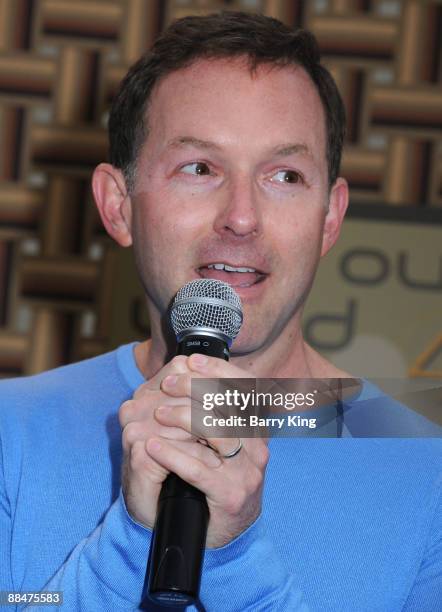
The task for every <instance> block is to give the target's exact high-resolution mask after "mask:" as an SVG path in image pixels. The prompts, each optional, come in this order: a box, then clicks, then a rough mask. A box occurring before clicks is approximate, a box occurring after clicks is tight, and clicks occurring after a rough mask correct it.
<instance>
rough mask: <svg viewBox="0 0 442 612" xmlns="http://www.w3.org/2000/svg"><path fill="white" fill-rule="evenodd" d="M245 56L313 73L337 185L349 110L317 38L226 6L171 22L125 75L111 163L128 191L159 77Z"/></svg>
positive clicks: (116, 104)
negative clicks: (323, 60)
mask: <svg viewBox="0 0 442 612" xmlns="http://www.w3.org/2000/svg"><path fill="white" fill-rule="evenodd" d="M241 56H243V57H246V58H248V59H249V64H250V67H251V70H255V69H256V67H257V66H258V65H260V64H274V65H277V66H288V65H297V66H302V67H303V68H304V70H305V71H306V72H307V73H308V74H309V76H310V78H311V79H312V81H313V83H314V84H315V86H316V89H317V91H318V94H319V96H320V98H321V101H322V105H323V107H324V111H325V118H326V129H327V151H326V155H327V162H328V181H329V186H330V187H331V186H332V185H333V184H334V182H335V181H336V178H337V176H338V174H339V167H340V162H341V153H342V146H343V141H344V133H345V110H344V105H343V102H342V99H341V96H340V94H339V91H338V89H337V87H336V83H335V82H334V80H333V78H332V76H331V74H330V73H329V71H328V70H327V69H326V68H325V67H324V66H322V65H321V64H320V54H319V48H318V44H317V42H316V39H315V37H314V36H313V34H312V33H311V32H309V31H307V30H303V29H292V28H289V27H287V26H286V25H284V24H283V23H281V22H280V21H278V20H277V19H273V18H271V17H265V16H264V15H258V14H248V13H243V12H239V11H238V12H237V11H224V12H221V13H216V14H213V15H207V16H201V17H200V16H189V17H184V18H182V19H178V20H177V21H175V22H174V23H172V24H171V25H170V26H169V27H168V28H167V29H166V30H165V31H164V32H163V33H162V34H161V35H160V37H159V38H158V39H157V40H156V42H155V44H154V45H153V47H152V49H151V50H150V51H148V52H147V53H146V54H145V55H143V56H142V57H141V58H140V59H139V60H138V61H137V62H136V63H135V64H134V65H133V66H132V67H131V68H130V70H129V72H128V73H127V75H126V76H125V78H124V79H123V81H122V83H121V86H120V89H119V91H118V94H117V95H116V97H115V99H114V101H113V104H112V108H111V112H110V117H109V124H108V129H109V141H110V152H109V157H110V162H111V163H112V165H113V166H115V167H116V168H120V169H121V170H122V171H123V173H124V176H125V178H126V182H127V184H128V188H129V190H130V189H131V188H132V187H133V183H134V179H135V169H136V163H137V157H138V153H139V151H140V148H141V146H142V145H143V143H144V141H145V139H146V137H147V135H148V126H147V117H146V115H147V108H148V104H149V100H150V96H151V93H152V90H153V87H154V86H155V84H157V83H158V81H159V79H161V78H162V77H164V76H166V75H168V74H170V73H171V72H174V71H176V70H179V69H180V68H185V67H187V66H189V65H190V64H191V63H193V62H194V61H196V60H198V59H200V58H229V57H231V58H235V57H241Z"/></svg>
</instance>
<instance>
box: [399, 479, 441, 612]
mask: <svg viewBox="0 0 442 612" xmlns="http://www.w3.org/2000/svg"><path fill="white" fill-rule="evenodd" d="M441 485H442V482H441ZM426 546H427V549H426V551H425V556H424V558H423V560H422V563H421V565H420V567H419V569H418V573H417V576H416V579H415V581H414V585H413V588H412V590H411V592H410V594H409V596H408V598H407V602H406V604H405V606H404V609H403V612H434V610H438V609H440V606H441V602H442V490H441V492H440V494H439V504H438V506H437V508H436V512H435V516H434V521H433V524H432V527H431V531H430V535H429V538H428V543H426Z"/></svg>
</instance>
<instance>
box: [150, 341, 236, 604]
mask: <svg viewBox="0 0 442 612" xmlns="http://www.w3.org/2000/svg"><path fill="white" fill-rule="evenodd" d="M193 353H202V354H204V355H208V356H210V357H218V358H220V359H225V360H226V361H228V360H229V349H228V346H227V344H226V343H225V342H223V341H222V340H220V339H219V338H215V337H213V336H205V335H203V334H199V335H198V334H192V335H189V336H186V337H185V338H184V339H183V340H181V342H179V343H178V346H177V355H192V354H193ZM208 524H209V507H208V505H207V500H206V496H205V495H204V493H202V492H201V491H200V490H199V489H197V488H195V487H193V486H192V485H190V484H189V483H187V482H185V481H184V480H182V479H181V478H179V477H178V476H177V475H176V474H169V476H168V477H167V478H166V480H165V481H164V483H163V486H162V487H161V492H160V496H159V498H158V508H157V516H156V520H155V527H154V532H153V536H152V544H151V548H150V555H149V563H148V567H147V576H146V578H147V580H148V597H149V598H150V599H151V600H152V601H155V602H156V603H158V604H160V605H161V604H163V605H168V606H174V607H185V606H190V605H195V604H197V602H198V601H199V590H200V583H201V572H202V568H203V560H204V551H205V545H206V536H207V527H208Z"/></svg>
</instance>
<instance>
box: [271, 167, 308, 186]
mask: <svg viewBox="0 0 442 612" xmlns="http://www.w3.org/2000/svg"><path fill="white" fill-rule="evenodd" d="M271 180H272V181H274V182H275V183H289V184H290V185H295V184H296V183H301V182H302V177H301V175H300V174H299V172H296V171H295V170H279V171H278V172H276V174H274V175H273V176H272V177H271Z"/></svg>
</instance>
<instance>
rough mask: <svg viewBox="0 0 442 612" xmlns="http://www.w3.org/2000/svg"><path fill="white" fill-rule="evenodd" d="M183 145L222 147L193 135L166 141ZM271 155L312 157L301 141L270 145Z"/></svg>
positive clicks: (168, 146)
mask: <svg viewBox="0 0 442 612" xmlns="http://www.w3.org/2000/svg"><path fill="white" fill-rule="evenodd" d="M185 146H191V147H197V148H200V149H209V150H210V149H212V150H218V151H219V150H221V149H222V147H221V146H220V145H218V144H216V143H215V142H211V141H210V140H201V139H200V138H194V137H193V136H178V137H177V138H172V140H169V141H168V142H167V145H166V148H174V149H175V148H180V147H185ZM269 153H270V154H271V155H274V156H276V157H289V156H290V155H294V154H301V155H306V156H308V157H313V156H312V154H311V151H310V149H309V148H308V146H307V145H306V144H305V143H303V142H294V143H291V142H289V143H284V144H281V145H277V146H276V147H272V148H271V149H270V150H269Z"/></svg>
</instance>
